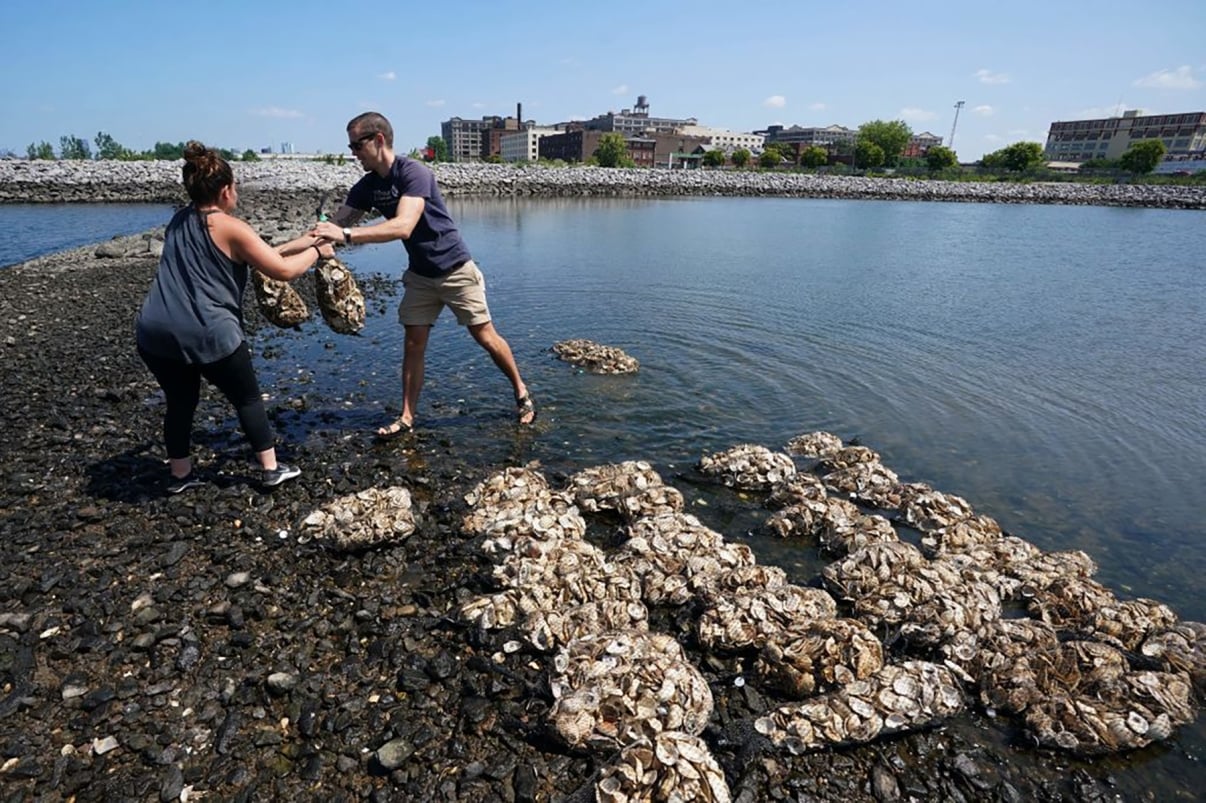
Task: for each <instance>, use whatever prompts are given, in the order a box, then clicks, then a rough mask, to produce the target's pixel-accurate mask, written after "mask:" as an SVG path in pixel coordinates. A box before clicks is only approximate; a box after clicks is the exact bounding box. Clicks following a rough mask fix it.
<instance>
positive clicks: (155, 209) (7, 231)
mask: <svg viewBox="0 0 1206 803" xmlns="http://www.w3.org/2000/svg"><path fill="white" fill-rule="evenodd" d="M171 217H172V207H170V206H168V205H166V204H53V205H47V204H0V230H2V231H3V232H4V236H3V237H2V238H0V268H2V267H6V266H8V265H15V264H16V263H18V262H24V261H25V260H27V259H33V258H34V257H39V256H42V255H43V254H49V253H51V252H53V251H62V250H64V249H67V248H75V247H77V246H81V245H88V244H89V243H97V242H100V241H102V240H109V239H112V238H113V237H118V236H122V235H126V234H137V233H139V232H143V231H146V230H147V229H153V228H155V227H156V226H163V225H166V224H167V222H168V220H170V219H171Z"/></svg>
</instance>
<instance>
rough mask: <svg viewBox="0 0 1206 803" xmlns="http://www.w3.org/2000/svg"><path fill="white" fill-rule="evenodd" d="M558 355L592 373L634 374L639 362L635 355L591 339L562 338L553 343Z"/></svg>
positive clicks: (638, 367) (639, 365)
mask: <svg viewBox="0 0 1206 803" xmlns="http://www.w3.org/2000/svg"><path fill="white" fill-rule="evenodd" d="M553 351H554V352H555V353H556V355H557V356H558V357H560V358H561V359H562V360H565V361H566V362H568V363H570V364H572V365H576V366H578V367H579V368H582V369H585V370H587V371H590V372H591V373H593V374H634V373H636V372H637V371H638V370H639V369H640V367H641V364H640V363H639V362H638V361H637V359H636V358H635V357H631V356H629V355H628V354H625V353H624V351H623V350H622V349H618V348H616V347H615V346H604V345H601V344H599V343H596V342H594V341H593V340H584V339H581V338H579V339H575V340H562V341H560V342H558V343H554V344H553Z"/></svg>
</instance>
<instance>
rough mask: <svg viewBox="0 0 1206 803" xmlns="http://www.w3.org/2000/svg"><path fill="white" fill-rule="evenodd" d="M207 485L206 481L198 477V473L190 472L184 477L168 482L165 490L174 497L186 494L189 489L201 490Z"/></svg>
mask: <svg viewBox="0 0 1206 803" xmlns="http://www.w3.org/2000/svg"><path fill="white" fill-rule="evenodd" d="M204 484H205V480H203V479H201V478H199V477H198V476H197V472H195V471H190V472H189V473H188V474H187V475H185V476H183V477H172V478H170V479H169V480H168V483H167V485H165V486H164V488H163V489H164V490H165V491H167V492H168V493H169V494H172V495H173V496H174V495H176V494H179V493H184V492H185V491H187V490H188V489H189V488H200V487H201V486H202V485H204Z"/></svg>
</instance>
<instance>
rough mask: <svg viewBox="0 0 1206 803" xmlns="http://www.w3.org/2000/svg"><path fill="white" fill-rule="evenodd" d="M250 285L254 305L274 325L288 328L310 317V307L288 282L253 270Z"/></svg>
mask: <svg viewBox="0 0 1206 803" xmlns="http://www.w3.org/2000/svg"><path fill="white" fill-rule="evenodd" d="M251 286H252V288H253V289H254V291H255V301H256V306H257V307H259V310H260V314H261V315H263V316H264V318H265V319H266V320H267V321H268V322H269V323H271V324H273V325H274V326H279V327H281V328H282V329H288V328H290V327H293V326H297V325H298V324H300V323H302V322H303V321H305V320H306V319H308V318H309V317H310V308H309V307H307V306H306V302H305V301H304V300H303V299H302V297H301V296H300V295H298V293H297V291H296V290H294V289H293V285H291V284H289V283H288V282H282V281H281V280H279V279H273V278H271V277H269V276H265V275H264V274H262V273H260V272H259V271H258V270H253V271H251Z"/></svg>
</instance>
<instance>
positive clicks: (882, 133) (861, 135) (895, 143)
mask: <svg viewBox="0 0 1206 803" xmlns="http://www.w3.org/2000/svg"><path fill="white" fill-rule="evenodd" d="M912 136H913V129H911V128H909V126H908V124H907V123H905V121H904V120H891V121H885V120H872V121H871V122H869V123H863V124H862V125H860V126H859V127H858V139H857V140H856V148H857V144H858V143H862V142H867V143H870V144H873V145H878V146H879V149H880V152H881V153H883V161H882V162H881V164H885V165H887V166H888V167H894V166H895V165H896V160H897V159H899V158H900V154H901V153H903V152H904V149H905V146H906V145H908V144H909V139H911V138H912ZM855 156H856V159H857V150H856V152H855ZM874 166H878V165H874Z"/></svg>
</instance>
